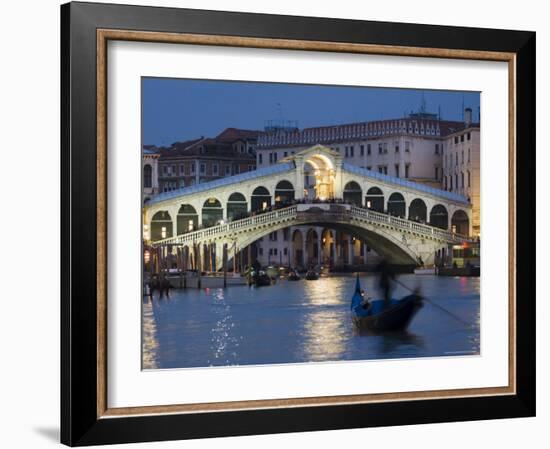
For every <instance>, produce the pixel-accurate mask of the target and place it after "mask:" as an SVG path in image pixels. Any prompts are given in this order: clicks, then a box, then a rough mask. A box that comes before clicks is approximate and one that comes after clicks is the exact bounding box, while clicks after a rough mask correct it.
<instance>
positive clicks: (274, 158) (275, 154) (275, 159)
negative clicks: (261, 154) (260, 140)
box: [273, 152, 277, 162]
mask: <svg viewBox="0 0 550 449" xmlns="http://www.w3.org/2000/svg"><path fill="white" fill-rule="evenodd" d="M273 162H277V152H275V153H273Z"/></svg>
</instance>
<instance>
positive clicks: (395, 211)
mask: <svg viewBox="0 0 550 449" xmlns="http://www.w3.org/2000/svg"><path fill="white" fill-rule="evenodd" d="M405 211H406V205H405V197H404V196H403V195H401V194H400V193H399V192H394V193H392V194H391V195H390V197H389V198H388V214H390V215H394V216H396V217H401V218H405Z"/></svg>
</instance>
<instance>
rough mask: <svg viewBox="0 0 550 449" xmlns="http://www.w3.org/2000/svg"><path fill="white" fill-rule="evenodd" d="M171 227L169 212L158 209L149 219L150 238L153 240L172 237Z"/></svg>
mask: <svg viewBox="0 0 550 449" xmlns="http://www.w3.org/2000/svg"><path fill="white" fill-rule="evenodd" d="M172 228H173V226H172V217H170V214H169V213H168V212H167V211H165V210H161V211H158V212H157V213H156V214H155V215H153V218H152V219H151V240H152V241H153V242H154V241H156V240H162V239H168V238H170V237H172V232H173V231H172Z"/></svg>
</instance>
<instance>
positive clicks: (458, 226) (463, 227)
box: [451, 209, 470, 235]
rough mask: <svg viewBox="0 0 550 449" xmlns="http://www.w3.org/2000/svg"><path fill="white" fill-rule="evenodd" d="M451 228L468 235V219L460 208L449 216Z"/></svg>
mask: <svg viewBox="0 0 550 449" xmlns="http://www.w3.org/2000/svg"><path fill="white" fill-rule="evenodd" d="M451 230H452V231H453V232H456V233H458V234H462V235H468V234H469V232H470V220H469V219H468V215H467V214H466V212H464V211H463V210H462V209H458V210H457V211H455V213H454V214H453V216H452V217H451Z"/></svg>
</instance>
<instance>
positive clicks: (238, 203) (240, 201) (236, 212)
mask: <svg viewBox="0 0 550 449" xmlns="http://www.w3.org/2000/svg"><path fill="white" fill-rule="evenodd" d="M247 212H248V203H247V202H246V198H245V196H244V195H243V194H242V193H239V192H234V193H232V194H231V195H229V198H228V199H227V219H228V220H238V219H239V218H243V217H245V216H246V214H247Z"/></svg>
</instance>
